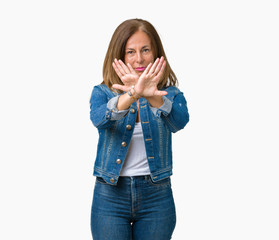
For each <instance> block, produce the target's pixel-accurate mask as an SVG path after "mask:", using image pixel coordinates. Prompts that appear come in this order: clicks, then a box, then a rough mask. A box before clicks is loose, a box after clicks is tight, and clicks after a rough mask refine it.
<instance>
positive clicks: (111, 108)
mask: <svg viewBox="0 0 279 240" xmlns="http://www.w3.org/2000/svg"><path fill="white" fill-rule="evenodd" d="M119 97H120V95H118V96H115V97H113V98H111V99H110V100H109V101H108V103H107V114H106V115H107V116H109V115H110V120H120V119H122V118H123V117H124V116H125V115H126V114H127V113H128V111H129V109H127V110H121V111H119V110H118V109H117V107H116V106H117V103H118V98H119Z"/></svg>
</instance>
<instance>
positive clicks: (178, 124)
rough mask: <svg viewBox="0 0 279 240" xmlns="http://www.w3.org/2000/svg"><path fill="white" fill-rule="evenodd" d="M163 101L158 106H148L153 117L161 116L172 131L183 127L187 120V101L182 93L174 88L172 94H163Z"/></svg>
mask: <svg viewBox="0 0 279 240" xmlns="http://www.w3.org/2000/svg"><path fill="white" fill-rule="evenodd" d="M170 95H172V94H170ZM163 101H164V103H163V105H162V106H161V107H160V108H154V107H150V108H151V111H152V112H153V114H154V115H155V117H156V118H162V120H163V121H164V122H165V124H166V125H167V126H168V128H169V129H170V131H171V132H173V133H174V132H177V131H179V130H181V129H183V128H184V127H185V126H186V124H187V123H188V122H189V112H188V108H187V101H186V99H185V97H184V95H183V93H182V92H181V91H179V90H178V89H177V88H175V94H174V96H170V98H168V97H166V96H163Z"/></svg>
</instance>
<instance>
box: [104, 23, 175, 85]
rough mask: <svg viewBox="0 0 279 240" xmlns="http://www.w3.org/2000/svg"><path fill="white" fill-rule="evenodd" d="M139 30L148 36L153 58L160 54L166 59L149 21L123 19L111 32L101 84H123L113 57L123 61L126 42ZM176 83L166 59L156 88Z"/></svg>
mask: <svg viewBox="0 0 279 240" xmlns="http://www.w3.org/2000/svg"><path fill="white" fill-rule="evenodd" d="M139 30H141V31H143V32H145V33H146V34H147V35H148V36H149V38H150V40H151V47H152V51H153V54H154V60H155V59H156V58H160V57H161V56H163V57H164V58H165V59H166V60H167V58H166V54H165V51H164V48H163V45H162V42H161V39H160V37H159V35H158V33H157V31H156V29H155V28H154V27H153V25H152V24H151V23H149V22H148V21H146V20H142V19H129V20H126V21H124V22H123V23H121V24H120V25H119V26H118V27H117V28H116V30H115V31H114V33H113V36H112V38H111V40H110V43H109V47H108V50H107V53H106V57H105V60H104V64H103V82H102V84H106V85H107V86H108V87H109V88H110V89H111V86H112V84H121V85H123V83H122V81H121V80H120V78H119V77H118V75H117V74H116V72H115V71H114V69H113V67H112V62H113V60H114V59H115V58H116V59H121V60H122V61H123V62H124V57H125V47H126V43H127V41H128V39H129V38H130V37H131V36H132V35H133V34H134V33H136V32H137V31H139ZM177 84H178V81H177V78H176V76H175V74H174V72H173V71H172V69H171V67H170V65H169V63H168V61H166V67H165V71H164V74H163V77H162V79H161V81H160V82H159V84H158V89H161V88H163V87H167V86H175V85H177Z"/></svg>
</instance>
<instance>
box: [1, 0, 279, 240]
mask: <svg viewBox="0 0 279 240" xmlns="http://www.w3.org/2000/svg"><path fill="white" fill-rule="evenodd" d="M278 11H279V8H278V1H271V0H265V1H263V0H258V1H257V0H256V1H252V0H250V1H249V0H234V1H226V0H223V1H221V0H212V1H205V0H195V1H188V0H186V1H177V0H172V1H164V0H160V1H146V0H142V1H137V2H136V1H128V0H127V1H121V0H120V1H92V0H91V1H89V0H87V1H86V0H79V1H77V0H67V1H66V0H48V1H43V0H41V1H38V0H33V1H31V0H26V1H19V0H2V1H1V3H0V35H1V37H0V79H1V85H0V109H1V117H0V121H1V124H0V138H1V145H0V146H1V150H0V158H1V159H0V160H1V162H0V164H1V165H0V186H1V188H0V189H1V192H0V193H1V197H0V201H1V203H0V220H1V223H0V226H1V230H0V239H3V240H14V239H28V240H38V239H40V240H49V239H53V240H61V239H67V240H72V239H73V240H77V239H78V240H90V239H91V233H90V212H91V201H92V194H93V187H94V181H95V179H94V177H93V176H92V172H93V164H94V160H95V154H96V144H97V137H98V136H97V130H96V129H95V128H94V127H93V125H92V123H91V122H90V119H89V98H90V95H91V91H92V89H93V86H94V85H96V84H99V83H100V82H101V81H102V65H103V60H104V57H105V53H106V51H107V47H108V44H109V41H110V38H111V36H112V34H113V32H114V30H115V28H116V27H117V26H118V25H119V24H120V23H121V22H123V21H124V20H126V19H130V18H143V19H146V20H148V21H150V22H151V23H152V24H153V25H154V26H155V28H156V29H157V31H158V33H159V34H160V37H161V40H162V42H163V45H164V48H165V51H166V54H167V57H168V61H169V63H170V65H171V67H172V68H173V70H174V72H175V73H176V75H177V77H178V80H179V88H180V89H181V91H183V92H184V94H185V97H186V99H187V102H188V108H189V112H190V122H189V123H188V125H187V126H186V127H185V129H184V130H182V131H180V132H178V133H176V134H174V135H173V156H174V175H173V177H172V186H173V191H174V197H175V202H176V208H177V225H176V229H175V232H174V234H173V239H174V240H211V239H212V240H236V239H237V240H250V239H251V240H267V239H268V240H278V239H279V230H278V226H279V204H278V202H279V192H278V191H279V186H278V185H279V176H278V171H279V163H278V160H279V153H278V143H279V141H278V140H279V139H278V136H279V127H278V123H279V114H278V103H279V97H278V80H279V71H278V66H279V57H278V56H279V47H278V46H279V44H278V42H279V34H278V29H279V26H278V25H279V24H278V23H279V15H278Z"/></svg>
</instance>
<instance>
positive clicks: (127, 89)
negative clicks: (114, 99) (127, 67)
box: [112, 84, 130, 92]
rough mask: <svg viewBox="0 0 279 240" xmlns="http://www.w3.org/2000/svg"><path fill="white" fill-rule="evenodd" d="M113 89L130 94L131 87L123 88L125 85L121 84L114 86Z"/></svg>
mask: <svg viewBox="0 0 279 240" xmlns="http://www.w3.org/2000/svg"><path fill="white" fill-rule="evenodd" d="M112 87H113V88H115V89H118V90H121V91H124V92H128V91H129V90H130V87H128V86H123V85H120V84H113V85H112Z"/></svg>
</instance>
